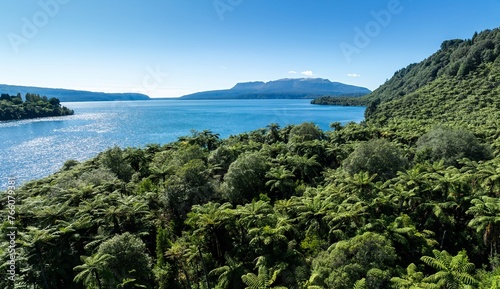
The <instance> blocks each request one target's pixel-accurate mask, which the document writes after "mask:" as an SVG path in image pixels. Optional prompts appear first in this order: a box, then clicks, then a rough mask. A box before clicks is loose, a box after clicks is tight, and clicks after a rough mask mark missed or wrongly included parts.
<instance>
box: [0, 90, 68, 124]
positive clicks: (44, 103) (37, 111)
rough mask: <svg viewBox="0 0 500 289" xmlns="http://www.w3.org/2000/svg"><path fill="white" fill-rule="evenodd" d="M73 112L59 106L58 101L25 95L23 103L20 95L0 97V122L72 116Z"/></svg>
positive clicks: (34, 95) (36, 95)
mask: <svg viewBox="0 0 500 289" xmlns="http://www.w3.org/2000/svg"><path fill="white" fill-rule="evenodd" d="M73 113H74V112H73V110H70V109H68V108H66V107H64V106H61V103H60V101H59V99H57V98H51V99H47V97H45V96H40V95H38V94H32V93H27V94H26V101H24V102H23V100H22V98H21V95H20V94H18V95H17V96H10V95H8V94H2V95H1V97H0V120H18V119H28V118H37V117H49V116H63V115H72V114H73Z"/></svg>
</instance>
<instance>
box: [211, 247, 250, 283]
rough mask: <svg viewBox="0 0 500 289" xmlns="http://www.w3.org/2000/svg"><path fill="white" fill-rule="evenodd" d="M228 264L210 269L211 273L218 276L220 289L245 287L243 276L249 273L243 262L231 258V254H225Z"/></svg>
mask: <svg viewBox="0 0 500 289" xmlns="http://www.w3.org/2000/svg"><path fill="white" fill-rule="evenodd" d="M225 258H226V265H224V266H221V267H218V268H215V269H213V270H212V271H210V273H209V275H212V276H217V281H218V283H217V287H216V288H220V289H237V288H243V282H242V280H241V276H243V275H245V274H246V273H247V270H246V268H245V266H244V264H243V262H238V261H236V260H234V259H233V258H231V257H230V256H229V254H226V255H225Z"/></svg>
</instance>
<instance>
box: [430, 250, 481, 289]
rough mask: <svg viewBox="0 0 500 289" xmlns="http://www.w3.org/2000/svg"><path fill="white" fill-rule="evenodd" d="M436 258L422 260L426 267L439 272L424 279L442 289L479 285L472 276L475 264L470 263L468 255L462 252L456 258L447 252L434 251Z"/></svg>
mask: <svg viewBox="0 0 500 289" xmlns="http://www.w3.org/2000/svg"><path fill="white" fill-rule="evenodd" d="M432 253H433V254H434V257H430V256H423V257H422V258H421V259H420V260H422V262H424V263H425V264H426V265H428V266H430V267H432V268H434V269H436V270H437V272H436V273H434V274H432V275H430V276H428V277H426V278H424V279H423V281H424V282H431V283H434V284H436V285H438V286H439V287H440V288H471V287H467V285H477V284H478V282H477V281H476V280H475V279H474V277H473V276H472V275H471V274H472V272H473V271H474V264H473V263H470V262H469V258H468V257H467V253H466V252H465V251H460V252H459V253H458V254H457V255H456V256H451V255H450V254H449V253H448V252H446V251H444V250H443V251H441V252H440V251H438V250H433V251H432Z"/></svg>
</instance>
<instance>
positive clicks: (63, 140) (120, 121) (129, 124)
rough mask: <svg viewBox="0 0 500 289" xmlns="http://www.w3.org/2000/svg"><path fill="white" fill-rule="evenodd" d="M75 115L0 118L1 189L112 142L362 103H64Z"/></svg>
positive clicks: (304, 115) (319, 117)
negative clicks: (333, 104)
mask: <svg viewBox="0 0 500 289" xmlns="http://www.w3.org/2000/svg"><path fill="white" fill-rule="evenodd" d="M63 105H64V106H67V107H69V108H71V109H73V110H74V111H75V115H72V116H65V117H51V118H41V119H31V120H22V121H9V122H0V154H1V155H0V160H1V167H0V180H2V181H1V184H0V188H2V189H5V185H6V183H7V178H9V177H14V178H16V179H17V180H18V183H20V182H25V181H27V180H33V179H37V178H41V177H44V176H48V175H50V174H51V173H54V172H56V171H57V170H59V169H60V168H61V167H62V165H63V164H64V162H65V161H66V160H69V159H74V160H78V161H83V160H86V159H89V158H91V157H93V156H95V155H97V154H98V153H99V152H101V151H103V150H105V149H107V148H109V147H113V146H115V145H117V146H120V147H145V146H146V145H147V144H151V143H158V144H165V143H168V142H172V141H175V140H177V138H178V137H180V136H186V135H190V131H191V130H193V129H194V130H198V131H202V130H210V131H212V132H214V133H218V134H219V135H220V137H221V138H226V137H228V136H230V135H236V134H239V133H243V132H248V131H252V130H255V129H259V128H264V127H265V126H266V125H268V124H270V123H277V124H279V125H280V126H282V127H283V126H285V125H287V124H300V123H302V122H314V123H316V124H317V125H318V126H319V127H320V128H321V129H323V130H328V129H329V124H330V123H332V122H335V121H338V122H341V123H343V124H345V123H347V122H350V121H354V122H359V121H361V120H363V118H364V116H363V114H364V111H365V108H364V107H339V106H320V105H312V104H310V100H307V99H276V100H274V99H265V100H262V99H261V100H178V99H175V100H148V101H113V102H73V103H70V102H67V103H64V104H63Z"/></svg>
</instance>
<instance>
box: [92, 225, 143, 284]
mask: <svg viewBox="0 0 500 289" xmlns="http://www.w3.org/2000/svg"><path fill="white" fill-rule="evenodd" d="M98 253H99V254H101V255H110V256H112V258H109V260H108V262H107V269H108V270H109V271H110V274H111V275H110V277H109V278H106V279H104V280H102V281H103V282H102V283H103V286H104V288H114V287H116V286H117V285H119V284H122V283H123V282H124V281H127V280H130V279H134V282H131V283H128V284H127V285H126V286H124V288H134V286H136V287H137V286H138V285H140V286H145V287H146V288H151V286H150V282H151V281H150V280H151V276H152V270H151V257H149V256H148V255H147V254H146V246H145V244H144V242H142V240H141V239H139V238H138V237H136V236H134V235H132V234H130V233H129V232H126V233H124V234H121V235H117V236H115V237H113V238H111V239H109V240H107V241H105V242H103V243H102V244H101V245H100V246H99V249H98Z"/></svg>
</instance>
